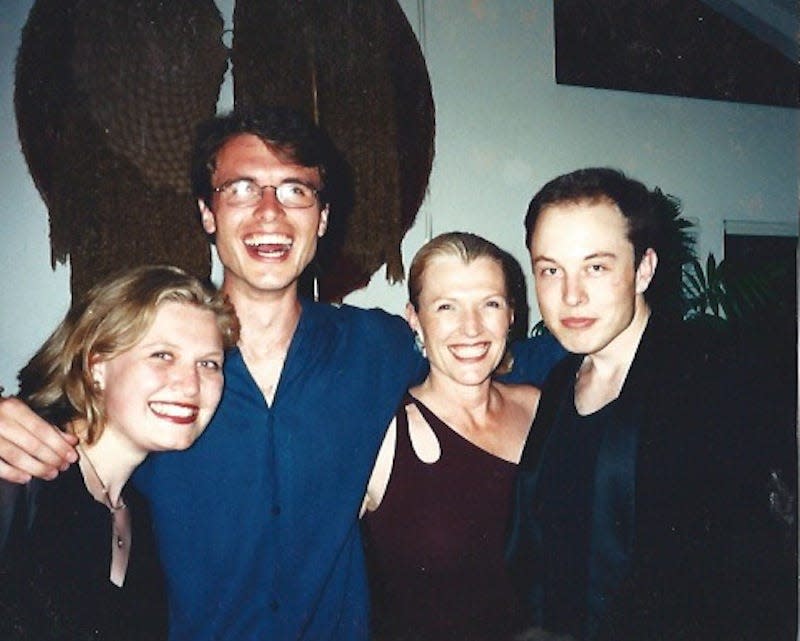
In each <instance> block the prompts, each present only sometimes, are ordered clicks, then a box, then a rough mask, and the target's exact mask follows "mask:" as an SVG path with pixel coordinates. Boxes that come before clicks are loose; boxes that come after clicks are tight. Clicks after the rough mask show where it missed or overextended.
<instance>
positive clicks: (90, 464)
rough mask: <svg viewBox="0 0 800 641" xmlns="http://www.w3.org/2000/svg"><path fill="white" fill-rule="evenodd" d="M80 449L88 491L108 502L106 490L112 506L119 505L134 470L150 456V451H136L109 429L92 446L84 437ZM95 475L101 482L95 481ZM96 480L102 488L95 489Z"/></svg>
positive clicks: (82, 470)
mask: <svg viewBox="0 0 800 641" xmlns="http://www.w3.org/2000/svg"><path fill="white" fill-rule="evenodd" d="M78 433H80V432H78ZM84 433H85V432H84ZM80 448H81V450H82V456H81V462H80V463H81V465H80V468H81V473H82V474H83V478H84V482H85V483H86V486H87V489H88V490H89V492H90V493H91V494H92V496H94V497H95V499H97V500H98V501H100V502H101V503H105V499H104V497H103V496H102V489H103V488H105V490H106V491H107V492H108V500H109V501H110V502H111V505H119V503H120V495H121V494H122V489H123V488H124V487H125V484H126V483H127V482H128V479H129V478H130V477H131V474H133V472H134V470H135V469H136V468H137V467H138V466H139V465H140V464H141V463H142V461H144V459H145V458H146V457H147V452H143V451H141V450H138V449H134V448H133V447H132V446H131V445H130V444H128V443H126V442H125V441H123V439H120V438H119V437H118V436H117V435H116V434H115V433H114V432H113V431H112V430H109V429H105V430H103V433H102V434H101V435H100V438H98V439H97V440H96V441H95V442H94V443H92V444H91V445H89V444H88V443H86V441H85V440H84V439H83V438H81V442H80ZM84 459H88V460H84ZM95 474H96V475H97V477H99V479H96V478H94V479H93V478H92V477H93V476H94V475H95ZM96 480H99V482H100V483H101V484H102V486H103V487H102V488H98V487H96V485H95V481H96ZM98 490H99V491H98ZM98 494H99V496H98Z"/></svg>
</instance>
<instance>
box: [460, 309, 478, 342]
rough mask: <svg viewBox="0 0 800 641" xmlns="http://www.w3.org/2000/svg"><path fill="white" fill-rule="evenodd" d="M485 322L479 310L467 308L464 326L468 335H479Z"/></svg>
mask: <svg viewBox="0 0 800 641" xmlns="http://www.w3.org/2000/svg"><path fill="white" fill-rule="evenodd" d="M482 326H483V323H482V321H481V316H480V314H479V313H478V311H477V310H474V309H466V310H464V316H463V318H462V327H463V330H464V334H466V335H467V336H477V335H478V334H480V332H481V327H482Z"/></svg>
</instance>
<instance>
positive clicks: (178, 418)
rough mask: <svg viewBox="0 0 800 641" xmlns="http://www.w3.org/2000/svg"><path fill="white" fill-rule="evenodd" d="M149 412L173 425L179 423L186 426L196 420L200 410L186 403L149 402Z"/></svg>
mask: <svg viewBox="0 0 800 641" xmlns="http://www.w3.org/2000/svg"><path fill="white" fill-rule="evenodd" d="M147 405H148V407H149V408H150V411H151V412H153V414H155V415H156V416H158V417H159V418H163V419H166V420H168V421H172V422H173V423H180V424H181V425H188V424H189V423H194V422H195V420H197V415H198V414H199V413H200V408H199V407H197V405H191V404H188V403H166V402H163V401H151V402H150V403H148V404H147Z"/></svg>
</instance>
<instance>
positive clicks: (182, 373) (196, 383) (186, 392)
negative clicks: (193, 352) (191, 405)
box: [170, 363, 200, 398]
mask: <svg viewBox="0 0 800 641" xmlns="http://www.w3.org/2000/svg"><path fill="white" fill-rule="evenodd" d="M170 385H171V387H172V388H173V389H176V390H178V391H180V392H181V394H183V396H185V397H187V398H188V397H194V396H197V394H198V393H199V392H200V372H198V371H197V367H196V366H195V365H194V363H178V364H176V365H175V366H174V367H173V368H172V372H171V380H170Z"/></svg>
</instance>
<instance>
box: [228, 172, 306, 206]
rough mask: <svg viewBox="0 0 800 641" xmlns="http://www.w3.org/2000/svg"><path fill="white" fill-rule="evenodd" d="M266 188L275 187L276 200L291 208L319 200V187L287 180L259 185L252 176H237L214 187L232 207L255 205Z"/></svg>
mask: <svg viewBox="0 0 800 641" xmlns="http://www.w3.org/2000/svg"><path fill="white" fill-rule="evenodd" d="M265 189H274V190H275V198H276V200H277V201H278V202H279V203H280V204H281V205H283V206H284V207H288V208H289V209H301V208H304V207H311V205H313V204H314V203H315V202H316V201H317V194H318V193H319V190H318V189H314V188H313V187H310V186H308V185H306V184H303V183H300V182H285V183H281V184H280V185H277V186H275V185H259V184H257V183H256V181H254V180H252V179H251V178H237V179H236V180H230V181H228V182H226V183H223V184H222V185H220V186H219V187H214V192H215V193H217V194H220V195H221V197H222V202H224V203H225V204H226V205H229V206H231V207H254V206H255V205H257V204H258V203H260V202H261V199H262V198H263V197H264V190H265Z"/></svg>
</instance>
